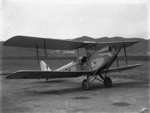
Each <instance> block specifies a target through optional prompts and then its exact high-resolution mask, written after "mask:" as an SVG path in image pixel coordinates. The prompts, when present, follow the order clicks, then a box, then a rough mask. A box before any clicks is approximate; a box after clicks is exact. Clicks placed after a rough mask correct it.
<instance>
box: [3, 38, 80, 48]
mask: <svg viewBox="0 0 150 113" xmlns="http://www.w3.org/2000/svg"><path fill="white" fill-rule="evenodd" d="M3 45H4V46H13V47H26V48H36V47H38V48H41V49H42V48H46V49H56V50H73V49H77V48H80V47H81V46H82V43H81V42H73V41H67V40H57V39H50V38H38V37H30V36H14V37H12V38H10V39H8V40H7V41H5V42H4V44H3Z"/></svg>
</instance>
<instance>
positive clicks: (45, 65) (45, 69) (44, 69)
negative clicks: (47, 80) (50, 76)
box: [40, 60, 51, 71]
mask: <svg viewBox="0 0 150 113" xmlns="http://www.w3.org/2000/svg"><path fill="white" fill-rule="evenodd" d="M40 67H41V71H51V69H50V68H49V67H48V65H47V64H46V63H45V62H44V61H43V60H41V61H40Z"/></svg>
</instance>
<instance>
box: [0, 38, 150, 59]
mask: <svg viewBox="0 0 150 113" xmlns="http://www.w3.org/2000/svg"><path fill="white" fill-rule="evenodd" d="M127 40H128V41H130V40H138V41H139V43H137V44H135V45H134V46H132V47H130V48H128V49H127V52H128V55H131V56H146V55H147V54H146V53H147V52H148V51H150V50H149V46H148V45H149V44H150V40H146V39H142V38H123V37H111V38H110V37H102V38H92V37H88V36H82V37H78V38H75V39H73V41H95V42H110V41H127ZM47 53H48V55H49V56H56V55H57V56H66V55H70V56H75V54H69V53H67V54H62V53H63V51H56V50H47ZM40 55H43V56H44V50H40ZM120 55H123V53H122V52H121V53H120ZM0 56H1V57H2V56H3V57H26V56H30V57H35V56H36V49H31V48H16V47H4V46H3V42H2V41H1V42H0Z"/></svg>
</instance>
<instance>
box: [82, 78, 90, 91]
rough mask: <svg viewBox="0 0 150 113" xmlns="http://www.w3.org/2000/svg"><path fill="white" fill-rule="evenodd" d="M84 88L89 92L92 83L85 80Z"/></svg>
mask: <svg viewBox="0 0 150 113" xmlns="http://www.w3.org/2000/svg"><path fill="white" fill-rule="evenodd" d="M82 88H83V89H84V90H88V89H89V88H90V83H89V81H88V80H87V79H84V80H83V82H82Z"/></svg>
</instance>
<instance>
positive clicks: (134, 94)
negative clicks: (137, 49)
mask: <svg viewBox="0 0 150 113" xmlns="http://www.w3.org/2000/svg"><path fill="white" fill-rule="evenodd" d="M7 62H8V61H7ZM7 62H5V63H6V64H5V63H3V66H8V63H9V64H10V65H13V63H12V62H10V61H9V62H8V63H7ZM15 63H17V62H15ZM25 63H27V62H25ZM28 63H30V62H28ZM143 63H144V65H143V67H140V68H137V69H133V70H132V71H126V72H122V73H119V74H120V75H122V76H118V77H119V78H118V77H117V76H115V77H113V78H112V80H113V87H112V88H104V86H103V84H102V83H99V82H95V83H94V85H93V86H92V88H91V90H89V91H83V90H82V88H81V82H82V80H83V79H84V78H85V77H80V78H75V79H54V80H49V81H48V82H46V81H45V80H7V79H5V76H1V97H2V98H1V103H2V104H1V105H2V106H1V111H0V112H2V113H139V110H141V109H142V108H148V109H149V102H150V101H149V86H150V83H149V81H148V64H147V62H143ZM54 64H55V63H54ZM22 65H23V64H22ZM22 65H21V66H22ZM14 66H16V67H18V68H21V67H20V66H19V65H18V64H17V65H14ZM8 67H9V66H8ZM8 67H7V68H8ZM16 67H13V66H11V69H12V68H13V69H12V70H16ZM27 67H28V66H27ZM11 69H8V70H6V69H5V70H4V71H6V72H7V71H10V70H11ZM133 75H134V76H133ZM130 76H133V77H130ZM141 78H143V79H141Z"/></svg>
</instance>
